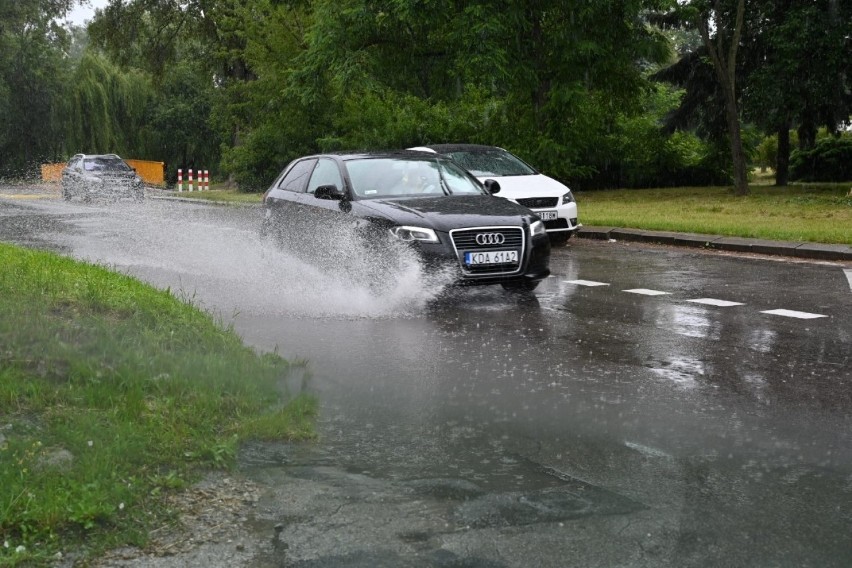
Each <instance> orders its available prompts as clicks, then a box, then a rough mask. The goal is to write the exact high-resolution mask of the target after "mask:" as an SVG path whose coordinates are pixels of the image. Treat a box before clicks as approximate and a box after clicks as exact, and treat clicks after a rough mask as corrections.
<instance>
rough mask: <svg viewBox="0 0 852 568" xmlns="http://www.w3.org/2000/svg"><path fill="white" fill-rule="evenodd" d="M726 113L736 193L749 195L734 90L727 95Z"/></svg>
mask: <svg viewBox="0 0 852 568" xmlns="http://www.w3.org/2000/svg"><path fill="white" fill-rule="evenodd" d="M725 115H726V116H727V119H728V136H729V138H730V140H731V161H732V163H733V166H734V193H736V194H737V195H748V173H747V171H746V169H747V166H746V156H745V151H744V150H743V138H742V131H741V129H740V117H739V109H738V108H737V101H736V99H735V98H734V94H733V91H732V90H729V92H728V93H726V96H725Z"/></svg>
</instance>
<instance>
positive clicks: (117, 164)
mask: <svg viewBox="0 0 852 568" xmlns="http://www.w3.org/2000/svg"><path fill="white" fill-rule="evenodd" d="M83 169H84V170H86V171H87V172H129V171H130V166H128V165H127V164H126V163H125V162H124V160H122V159H121V158H119V157H116V156H98V157H97V158H86V159H84V160H83Z"/></svg>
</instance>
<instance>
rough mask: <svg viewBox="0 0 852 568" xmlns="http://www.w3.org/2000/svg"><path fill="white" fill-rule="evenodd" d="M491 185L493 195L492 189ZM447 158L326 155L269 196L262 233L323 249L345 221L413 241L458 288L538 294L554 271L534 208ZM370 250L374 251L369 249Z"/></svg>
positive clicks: (307, 160) (300, 163)
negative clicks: (446, 270) (502, 196)
mask: <svg viewBox="0 0 852 568" xmlns="http://www.w3.org/2000/svg"><path fill="white" fill-rule="evenodd" d="M486 188H487V189H486ZM498 191H499V184H497V183H496V182H491V181H490V180H489V181H486V182H485V184H484V185H483V184H482V183H480V182H479V181H478V180H477V179H476V178H474V177H473V176H471V175H470V174H469V173H468V172H466V171H465V170H464V169H463V168H462V167H461V166H459V165H458V164H456V163H455V162H454V161H453V160H451V159H449V158H446V157H445V156H441V155H437V154H427V153H425V152H411V151H394V152H367V153H350V154H343V153H339V154H337V153H336V154H321V155H313V156H306V157H303V158H298V159H296V160H294V161H293V162H291V163H290V164H289V165H288V166H287V167H286V168H285V169H284V170H283V171H282V172H281V174H280V175H279V176H278V178H277V179H276V180H275V181H274V183H273V184H272V186H271V187H270V188H269V189H268V190H267V191H266V193H265V194H264V197H263V202H264V208H265V218H264V222H263V223H264V227H263V232H265V233H274V234H279V235H282V234H283V236H281V238H282V240H283V241H285V242H284V244H285V246H286V244H287V242H286V241H288V240H299V239H301V240H302V242H303V243H304V242H306V243H307V246H308V247H309V248H311V250H314V249H316V250H318V251H319V250H320V249H322V247H323V246H324V243H328V242H330V239H334V238H335V236H334V234H333V230H332V227H333V226H335V223H339V222H340V221H341V220H343V221H345V222H349V224H350V226H354V227H357V232H358V235H359V238H360V239H362V240H363V241H365V242H367V243H368V245H369V244H370V243H375V246H374V247H372V253H373V254H376V255H379V254H382V244H381V243H382V242H383V239H392V240H393V241H394V242H404V243H406V244H407V245H408V246H410V247H411V248H413V249H414V250H416V251H417V253H418V255H419V257H420V258H421V259H422V261H423V262H424V264H425V265H426V266H430V267H436V268H437V267H442V268H446V267H449V268H450V270H452V271H453V274H454V279H455V283H456V284H462V285H479V284H501V285H502V286H503V287H504V288H506V289H518V290H532V289H533V288H535V287H536V286H537V285H538V283H539V282H540V281H541V280H542V279H543V278H546V277H547V276H548V275H549V274H550V269H549V262H550V242H549V239H548V237H547V233H546V232H545V229H544V224H543V223H542V221H541V220H540V219H539V218H538V217H537V216H536V215H535V214H533V213H532V212H531V211H530V210H529V209H527V208H525V207H522V206H520V205H518V204H516V203H513V202H511V201H508V200H506V199H499V198H496V197H494V196H493V195H492V194H493V193H497V192H498ZM370 248H371V247H369V246H368V247H367V249H368V250H369V249H370Z"/></svg>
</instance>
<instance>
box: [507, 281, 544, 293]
mask: <svg viewBox="0 0 852 568" xmlns="http://www.w3.org/2000/svg"><path fill="white" fill-rule="evenodd" d="M539 284H541V280H521V281H515V282H501V283H500V285H501V286H503V289H504V290H509V291H510V292H532V291H533V290H535V289H536V288H537V287H538V285H539Z"/></svg>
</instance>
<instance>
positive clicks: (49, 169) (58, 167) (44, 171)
mask: <svg viewBox="0 0 852 568" xmlns="http://www.w3.org/2000/svg"><path fill="white" fill-rule="evenodd" d="M64 169H65V164H42V165H41V179H42V181H59V180H60V179H62V170H64Z"/></svg>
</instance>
